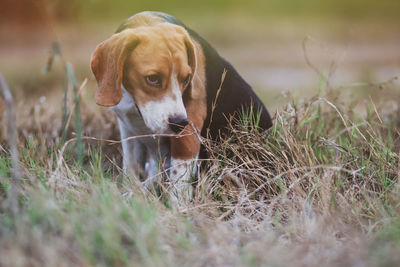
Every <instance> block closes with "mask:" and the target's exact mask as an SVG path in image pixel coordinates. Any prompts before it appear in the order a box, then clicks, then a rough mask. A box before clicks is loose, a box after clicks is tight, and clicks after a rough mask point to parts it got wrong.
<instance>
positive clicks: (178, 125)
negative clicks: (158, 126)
mask: <svg viewBox="0 0 400 267" xmlns="http://www.w3.org/2000/svg"><path fill="white" fill-rule="evenodd" d="M188 124H189V121H188V120H187V118H181V117H175V118H169V119H168V126H169V128H170V129H171V130H172V131H173V132H174V133H176V134H178V133H180V132H182V131H183V129H185V127H186V125H188Z"/></svg>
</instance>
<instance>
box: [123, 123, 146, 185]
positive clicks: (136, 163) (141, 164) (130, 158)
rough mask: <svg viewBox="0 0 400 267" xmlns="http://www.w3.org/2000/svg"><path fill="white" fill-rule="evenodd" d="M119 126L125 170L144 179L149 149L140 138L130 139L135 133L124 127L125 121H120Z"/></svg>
mask: <svg viewBox="0 0 400 267" xmlns="http://www.w3.org/2000/svg"><path fill="white" fill-rule="evenodd" d="M119 126H120V133H121V140H122V154H123V159H122V160H123V171H124V173H125V175H133V176H135V177H138V178H139V179H140V180H143V178H145V163H146V159H147V149H146V147H145V146H144V145H143V144H142V143H141V142H140V141H139V140H136V139H129V138H132V137H133V136H135V134H134V133H133V132H132V131H129V130H128V129H127V128H126V127H124V124H123V122H121V121H119Z"/></svg>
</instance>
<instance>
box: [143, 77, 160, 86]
mask: <svg viewBox="0 0 400 267" xmlns="http://www.w3.org/2000/svg"><path fill="white" fill-rule="evenodd" d="M146 82H147V84H148V85H150V86H153V87H161V77H160V75H158V74H153V75H149V76H146Z"/></svg>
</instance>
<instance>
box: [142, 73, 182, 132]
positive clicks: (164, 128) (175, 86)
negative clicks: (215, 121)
mask: <svg viewBox="0 0 400 267" xmlns="http://www.w3.org/2000/svg"><path fill="white" fill-rule="evenodd" d="M171 83H172V84H171V85H172V92H171V93H169V94H167V95H165V96H164V97H163V98H162V99H161V100H159V101H149V102H147V103H146V104H145V105H143V106H140V107H139V108H140V112H141V113H142V116H143V120H144V123H145V124H146V126H147V127H148V128H149V129H150V130H151V131H152V132H153V133H158V134H161V133H173V132H172V131H171V130H170V129H169V126H168V119H169V118H173V117H180V118H186V117H187V114H186V109H185V106H184V104H183V100H182V93H181V90H180V88H179V83H178V80H177V78H176V75H175V74H174V73H173V75H172V81H171Z"/></svg>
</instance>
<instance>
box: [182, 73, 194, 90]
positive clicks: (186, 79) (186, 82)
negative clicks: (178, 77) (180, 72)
mask: <svg viewBox="0 0 400 267" xmlns="http://www.w3.org/2000/svg"><path fill="white" fill-rule="evenodd" d="M190 78H192V75H191V74H189V75H188V76H186V78H185V80H184V81H183V86H184V87H185V86H186V85H188V83H189V81H190Z"/></svg>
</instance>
